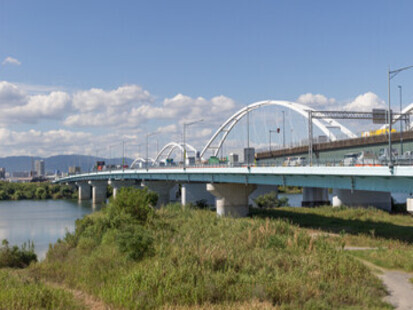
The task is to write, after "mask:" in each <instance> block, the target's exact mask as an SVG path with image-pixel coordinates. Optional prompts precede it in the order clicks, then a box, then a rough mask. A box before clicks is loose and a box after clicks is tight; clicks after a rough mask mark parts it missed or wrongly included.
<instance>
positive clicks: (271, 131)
mask: <svg viewBox="0 0 413 310" xmlns="http://www.w3.org/2000/svg"><path fill="white" fill-rule="evenodd" d="M273 132H277V130H273V129H270V130H269V131H268V137H269V142H270V153H271V133H273Z"/></svg>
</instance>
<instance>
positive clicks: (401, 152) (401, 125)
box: [398, 85, 403, 155]
mask: <svg viewBox="0 0 413 310" xmlns="http://www.w3.org/2000/svg"><path fill="white" fill-rule="evenodd" d="M398 87H399V90H400V117H402V115H401V114H402V110H403V103H402V102H403V100H402V87H401V85H399V86H398ZM399 122H400V155H403V121H402V120H401V119H400V118H399Z"/></svg>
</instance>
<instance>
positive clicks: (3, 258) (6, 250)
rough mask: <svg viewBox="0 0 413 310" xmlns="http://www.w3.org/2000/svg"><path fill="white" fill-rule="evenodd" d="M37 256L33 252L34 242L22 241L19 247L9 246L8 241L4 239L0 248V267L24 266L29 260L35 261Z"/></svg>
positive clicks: (28, 263)
mask: <svg viewBox="0 0 413 310" xmlns="http://www.w3.org/2000/svg"><path fill="white" fill-rule="evenodd" d="M36 261H37V256H36V254H35V253H34V244H33V242H29V243H28V244H26V243H23V245H22V246H21V248H19V247H18V246H16V245H15V246H13V247H9V242H8V241H7V240H6V239H4V240H3V241H2V246H1V248H0V268H4V267H10V268H25V267H27V266H28V265H30V263H31V262H36Z"/></svg>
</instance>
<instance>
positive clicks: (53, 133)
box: [0, 128, 94, 156]
mask: <svg viewBox="0 0 413 310" xmlns="http://www.w3.org/2000/svg"><path fill="white" fill-rule="evenodd" d="M0 140H1V141H2V143H1V146H0V154H2V155H7V156H10V155H40V156H50V155H52V154H70V153H76V152H79V153H80V154H85V153H86V151H87V150H88V148H90V147H91V145H92V144H91V143H92V141H94V137H93V135H92V134H91V133H86V132H73V131H68V130H63V129H57V130H50V131H39V130H34V129H31V130H28V131H13V130H10V129H7V128H0ZM90 151H91V150H90Z"/></svg>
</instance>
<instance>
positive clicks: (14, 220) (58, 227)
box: [0, 200, 99, 259]
mask: <svg viewBox="0 0 413 310" xmlns="http://www.w3.org/2000/svg"><path fill="white" fill-rule="evenodd" d="M97 209H99V207H92V204H91V203H90V202H82V203H78V202H77V201H71V200H19V201H0V240H3V239H7V240H8V241H9V243H10V245H19V246H20V245H21V244H23V243H24V242H27V241H29V240H30V241H33V242H34V246H35V252H36V254H37V256H38V258H39V259H43V258H44V257H45V255H46V252H47V250H48V248H49V243H55V242H56V241H57V239H59V238H63V237H64V236H65V235H66V232H67V231H70V232H73V231H74V228H75V221H76V219H78V218H81V217H83V216H84V215H86V214H89V213H91V212H93V211H95V210H97Z"/></svg>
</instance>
